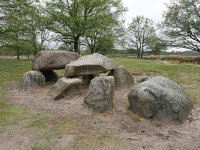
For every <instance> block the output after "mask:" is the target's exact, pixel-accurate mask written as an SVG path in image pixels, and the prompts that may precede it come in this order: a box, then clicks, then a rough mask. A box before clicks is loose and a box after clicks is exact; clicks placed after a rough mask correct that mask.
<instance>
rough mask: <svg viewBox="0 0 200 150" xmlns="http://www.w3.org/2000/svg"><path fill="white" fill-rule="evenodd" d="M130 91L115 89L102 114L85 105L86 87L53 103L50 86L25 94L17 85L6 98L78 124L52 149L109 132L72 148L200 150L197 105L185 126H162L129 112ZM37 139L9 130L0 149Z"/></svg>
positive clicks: (55, 141) (20, 146)
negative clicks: (105, 138)
mask: <svg viewBox="0 0 200 150" xmlns="http://www.w3.org/2000/svg"><path fill="white" fill-rule="evenodd" d="M138 78H139V77H138V76H136V77H135V79H136V80H138ZM136 82H137V81H136ZM129 90H130V89H122V90H116V91H115V99H114V108H113V110H112V111H109V112H106V113H102V114H98V113H94V112H93V111H92V110H89V109H88V108H87V107H86V106H84V104H83V100H84V96H85V94H86V91H87V89H85V88H82V89H81V91H80V94H78V95H76V96H73V97H65V98H63V99H61V100H58V101H53V100H51V97H50V94H49V93H50V86H47V87H45V88H41V89H31V90H28V91H20V90H19V89H18V88H17V86H14V87H13V88H11V89H10V90H9V93H10V96H9V97H10V99H11V105H15V106H20V107H23V108H26V109H28V110H31V111H33V112H37V113H42V114H46V115H49V116H51V117H54V118H61V117H65V118H74V119H75V120H76V121H78V123H79V125H78V126H77V127H76V128H75V129H74V130H73V133H72V134H69V133H68V134H63V135H62V137H60V138H58V139H57V138H55V139H53V141H52V146H51V149H58V147H57V146H58V145H59V149H63V150H64V149H68V146H70V144H71V143H73V142H74V140H75V139H76V137H77V136H78V135H98V134H101V133H108V134H109V135H111V138H110V139H109V140H108V141H106V143H104V144H102V145H101V144H98V145H97V146H96V147H95V148H94V147H90V146H89V148H88V147H87V146H86V148H85V147H84V145H82V146H83V147H74V149H91V150H92V149H102V150H103V149H106V150H133V149H135V150H143V149H147V150H197V149H200V106H198V105H195V106H194V109H193V110H192V114H191V115H190V116H189V118H188V120H186V122H185V123H184V124H163V123H160V122H158V121H153V120H148V119H143V118H140V117H138V116H137V115H135V114H134V113H133V112H132V111H131V110H130V109H129V104H128V100H127V93H128V92H129ZM37 138H38V137H37V136H36V135H35V134H34V133H33V132H32V131H29V130H26V129H21V130H16V131H15V132H13V130H11V131H10V132H9V133H7V132H6V133H3V134H1V135H0V149H2V148H3V149H5V150H21V149H27V146H28V145H30V144H31V143H34V141H37V140H38V139H37ZM90 142H93V141H89V142H88V143H86V144H88V145H90V144H91V143H90ZM79 144H80V143H79ZM84 144H85V143H84ZM77 145H78V144H77ZM75 146H76V145H75ZM3 149H2V150H3ZM71 149H73V147H72V148H71Z"/></svg>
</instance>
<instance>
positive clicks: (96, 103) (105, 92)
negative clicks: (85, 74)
mask: <svg viewBox="0 0 200 150" xmlns="http://www.w3.org/2000/svg"><path fill="white" fill-rule="evenodd" d="M114 86H115V85H114V77H112V76H108V77H95V78H94V79H92V80H91V82H90V85H89V90H88V92H87V94H86V97H85V99H84V103H85V104H86V105H87V106H88V107H89V108H92V109H93V110H94V111H97V112H104V111H106V110H108V109H111V108H112V107H113V98H114Z"/></svg>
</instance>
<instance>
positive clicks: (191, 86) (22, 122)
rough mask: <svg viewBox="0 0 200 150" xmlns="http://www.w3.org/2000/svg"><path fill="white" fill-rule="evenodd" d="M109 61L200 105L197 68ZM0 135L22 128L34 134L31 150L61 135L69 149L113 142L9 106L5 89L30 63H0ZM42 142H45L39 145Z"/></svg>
mask: <svg viewBox="0 0 200 150" xmlns="http://www.w3.org/2000/svg"><path fill="white" fill-rule="evenodd" d="M113 60H114V61H115V62H116V63H117V64H119V65H123V66H124V67H126V68H127V69H128V70H129V71H130V72H131V73H136V74H142V75H149V74H156V75H163V76H166V77H168V78H170V79H172V80H174V81H176V82H177V83H179V84H181V85H182V86H183V87H184V88H185V90H186V92H187V93H188V94H189V95H190V97H191V99H192V101H193V103H199V102H200V94H199V91H200V86H199V85H200V65H193V64H187V65H186V64H177V65H175V64H173V65H167V64H163V63H161V62H159V61H151V60H139V59H135V58H113ZM0 70H1V71H0V133H2V132H6V131H7V130H8V129H11V128H12V129H14V130H15V128H17V129H20V128H23V129H26V130H27V131H34V133H35V134H37V136H39V137H38V141H35V142H36V143H33V145H32V147H31V148H32V150H45V149H50V146H51V144H52V139H55V138H59V137H60V136H62V135H66V134H69V135H74V136H75V139H74V140H73V142H72V143H71V144H70V145H69V149H83V150H84V149H96V147H99V148H100V149H103V147H104V145H106V144H108V143H110V142H111V141H113V140H115V139H114V137H113V136H112V135H110V134H108V133H101V134H99V135H95V134H94V135H90V134H88V135H80V134H79V133H77V130H76V129H77V128H78V127H80V126H81V124H80V123H79V120H77V119H73V118H55V117H54V118H53V117H47V116H45V115H43V114H35V113H33V112H30V111H29V110H25V109H22V108H20V107H14V106H10V105H9V99H6V94H7V93H6V92H7V88H8V87H9V86H11V85H12V82H15V81H19V80H20V78H21V76H22V74H23V73H25V72H27V71H29V70H31V61H25V60H21V61H16V60H0ZM58 73H59V76H62V75H64V74H63V73H64V72H63V70H62V71H58ZM127 115H130V117H132V119H133V121H134V122H135V123H139V122H140V119H139V118H138V117H137V116H134V115H133V114H132V112H130V110H127ZM43 141H45V142H44V143H43Z"/></svg>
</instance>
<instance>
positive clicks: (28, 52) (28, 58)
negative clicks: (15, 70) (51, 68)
mask: <svg viewBox="0 0 200 150" xmlns="http://www.w3.org/2000/svg"><path fill="white" fill-rule="evenodd" d="M27 56H28V59H29V58H30V57H29V56H30V52H29V51H28V54H27Z"/></svg>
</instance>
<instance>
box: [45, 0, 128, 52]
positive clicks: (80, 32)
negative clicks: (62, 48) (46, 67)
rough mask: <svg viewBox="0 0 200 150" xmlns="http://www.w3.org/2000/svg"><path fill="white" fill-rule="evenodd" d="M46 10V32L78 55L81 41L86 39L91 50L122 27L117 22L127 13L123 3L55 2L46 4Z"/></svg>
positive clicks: (118, 0)
mask: <svg viewBox="0 0 200 150" xmlns="http://www.w3.org/2000/svg"><path fill="white" fill-rule="evenodd" d="M46 10H47V15H48V17H49V18H48V26H47V28H48V29H49V30H51V31H53V32H55V33H57V34H58V37H57V39H58V40H59V41H62V42H64V43H65V44H66V45H68V44H71V45H73V47H74V51H75V52H78V53H80V45H81V44H82V42H83V41H84V40H83V41H82V39H84V38H87V42H86V43H87V44H89V43H90V46H89V47H91V45H92V43H91V42H92V41H93V40H94V41H95V42H96V40H97V39H98V37H102V36H104V35H105V33H106V32H107V31H108V30H110V29H111V27H115V26H116V25H119V24H118V18H119V17H120V16H121V15H122V13H123V12H124V11H125V9H124V7H123V6H122V3H121V0H101V1H99V0H55V1H51V2H48V3H47V8H46ZM92 51H93V50H92Z"/></svg>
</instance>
